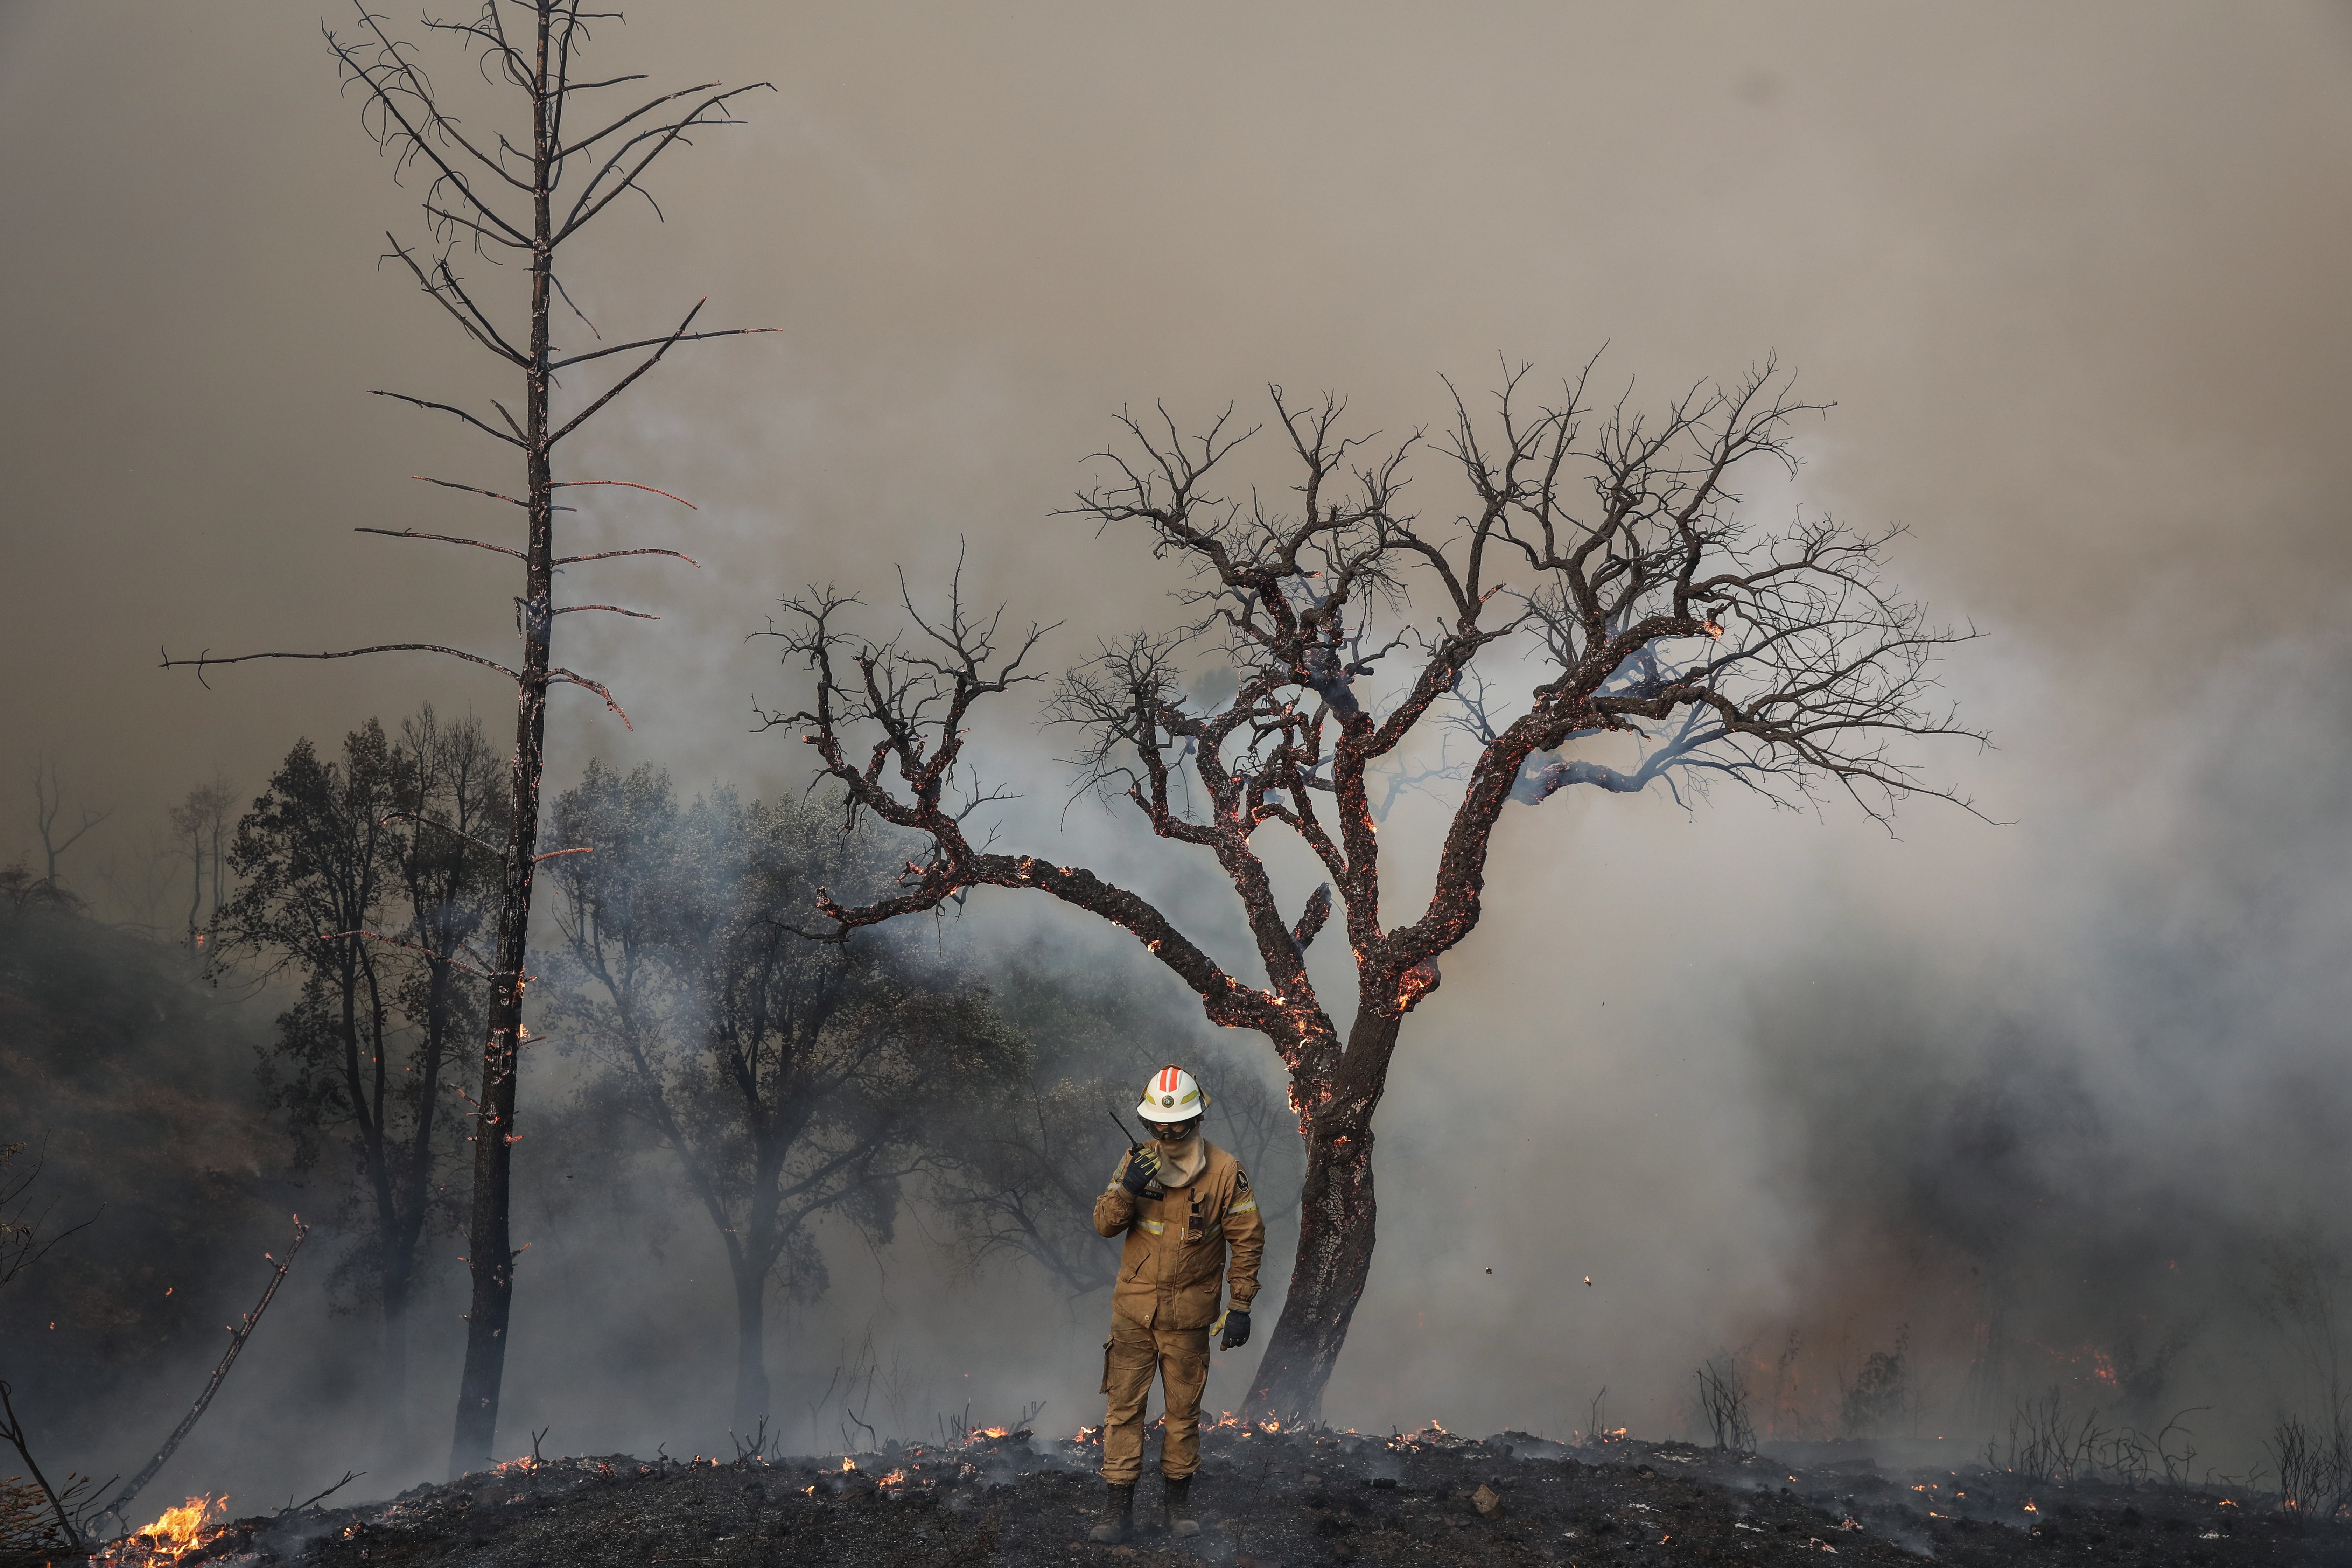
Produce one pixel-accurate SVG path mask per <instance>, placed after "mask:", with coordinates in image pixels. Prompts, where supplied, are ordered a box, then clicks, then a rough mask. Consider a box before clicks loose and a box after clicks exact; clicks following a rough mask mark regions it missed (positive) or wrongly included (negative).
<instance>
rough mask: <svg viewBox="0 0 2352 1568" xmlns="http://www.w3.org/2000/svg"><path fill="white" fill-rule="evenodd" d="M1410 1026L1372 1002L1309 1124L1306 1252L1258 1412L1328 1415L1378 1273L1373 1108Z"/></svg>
mask: <svg viewBox="0 0 2352 1568" xmlns="http://www.w3.org/2000/svg"><path fill="white" fill-rule="evenodd" d="M1402 1023H1403V1019H1402V1017H1401V1016H1394V1015H1391V1016H1381V1015H1379V1014H1376V1013H1374V1012H1373V1011H1372V1010H1371V1009H1370V1008H1365V1009H1363V1010H1361V1011H1360V1012H1359V1014H1358V1015H1357V1019H1356V1024H1355V1026H1354V1027H1353V1028H1351V1029H1350V1030H1349V1033H1348V1050H1347V1055H1346V1056H1345V1057H1344V1058H1341V1065H1340V1070H1339V1079H1338V1082H1337V1084H1336V1085H1335V1088H1334V1091H1333V1093H1332V1095H1331V1098H1330V1099H1329V1100H1326V1101H1325V1102H1324V1103H1323V1105H1322V1106H1321V1108H1320V1109H1319V1110H1317V1111H1316V1113H1315V1114H1314V1115H1313V1116H1311V1117H1310V1118H1309V1119H1308V1121H1307V1175H1306V1179H1305V1181H1304V1182H1303V1183H1302V1184H1300V1190H1299V1201H1298V1258H1297V1262H1296V1263H1295V1264H1294V1265H1293V1266H1292V1268H1291V1271H1290V1289H1289V1292H1288V1294H1286V1296H1285V1297H1284V1298H1283V1303H1282V1316H1281V1318H1280V1319H1279V1320H1278V1321H1276V1323H1275V1326H1274V1337H1273V1338H1272V1339H1270V1340H1269V1341H1267V1342H1266V1347H1265V1356H1264V1357H1263V1358H1262V1359H1260V1361H1259V1362H1258V1369H1257V1380H1256V1382H1255V1384H1253V1385H1252V1386H1251V1388H1250V1393H1249V1399H1248V1402H1247V1404H1246V1405H1245V1407H1244V1408H1245V1409H1246V1411H1247V1412H1248V1414H1249V1415H1250V1416H1251V1417H1252V1418H1254V1419H1257V1420H1267V1419H1274V1420H1280V1421H1282V1422H1285V1423H1296V1422H1302V1421H1315V1420H1319V1419H1321V1417H1322V1414H1323V1389H1324V1385H1325V1384H1328V1383H1329V1382H1330V1381H1331V1369H1332V1368H1333V1367H1334V1366H1336V1365H1337V1364H1338V1363H1339V1349H1340V1347H1341V1346H1342V1345H1344V1344H1346V1343H1347V1341H1348V1325H1349V1323H1350V1322H1351V1321H1354V1319H1355V1316H1356V1302H1357V1301H1358V1300H1360V1299H1361V1298H1362V1296H1363V1294H1364V1282H1365V1281H1366V1280H1367V1279H1370V1277H1371V1271H1372V1244H1373V1240H1374V1221H1375V1219H1376V1217H1377V1215H1378V1213H1379V1208H1380V1205H1379V1204H1378V1202H1377V1201H1376V1200H1375V1198H1374V1196H1373V1193H1372V1129H1371V1121H1372V1112H1373V1110H1376V1109H1377V1108H1378V1107H1379V1105H1380V1099H1381V1091H1382V1089H1384V1088H1385V1087H1386V1085H1387V1081H1388V1069H1389V1060H1390V1058H1391V1057H1392V1056H1393V1055H1394V1054H1395V1052H1396V1044H1397V1032H1398V1028H1399V1026H1401V1025H1402Z"/></svg>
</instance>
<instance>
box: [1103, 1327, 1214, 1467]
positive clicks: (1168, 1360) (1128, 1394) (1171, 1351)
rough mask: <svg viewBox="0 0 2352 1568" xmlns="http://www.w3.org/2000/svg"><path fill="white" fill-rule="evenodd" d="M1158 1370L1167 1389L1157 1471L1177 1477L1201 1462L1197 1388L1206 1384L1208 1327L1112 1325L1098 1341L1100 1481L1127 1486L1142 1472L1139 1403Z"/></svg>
mask: <svg viewBox="0 0 2352 1568" xmlns="http://www.w3.org/2000/svg"><path fill="white" fill-rule="evenodd" d="M1154 1372H1157V1373H1159V1374H1160V1382H1161V1384H1162V1385H1163V1386H1164V1387H1165V1388H1166V1389H1167V1391H1168V1421H1167V1426H1166V1427H1165V1429H1164V1431H1163V1433H1162V1436H1161V1437H1160V1474H1161V1475H1164V1476H1166V1477H1167V1478H1168V1479H1170V1480H1171V1481H1181V1480H1182V1479H1184V1478H1185V1477H1187V1476H1189V1475H1191V1474H1192V1472H1193V1471H1194V1470H1196V1469H1198V1468H1200V1466H1201V1392H1202V1390H1203V1389H1205V1388H1207V1387H1208V1385H1209V1331H1208V1330H1206V1329H1146V1328H1139V1327H1137V1326H1136V1325H1134V1324H1131V1323H1114V1324H1113V1325H1112V1326H1111V1331H1110V1338H1109V1339H1108V1340H1107V1341H1105V1342H1104V1343H1103V1384H1102V1391H1103V1393H1104V1394H1106V1395H1107V1396H1108V1398H1109V1401H1110V1404H1109V1407H1108V1410H1106V1411H1105V1413H1104V1415H1103V1466H1102V1473H1103V1479H1104V1480H1106V1481H1108V1482H1110V1483H1111V1484H1112V1485H1113V1486H1132V1485H1134V1484H1135V1481H1136V1479H1137V1478H1138V1477H1139V1476H1141V1475H1142V1474H1143V1404H1144V1400H1145V1399H1146V1398H1147V1397H1149V1395H1150V1393H1151V1374H1152V1373H1154Z"/></svg>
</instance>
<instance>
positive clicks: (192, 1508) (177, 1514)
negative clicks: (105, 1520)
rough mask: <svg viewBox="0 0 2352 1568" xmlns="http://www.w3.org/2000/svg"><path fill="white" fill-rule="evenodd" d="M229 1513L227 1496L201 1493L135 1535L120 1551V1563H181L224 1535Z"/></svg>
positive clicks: (153, 1567) (149, 1566)
mask: <svg viewBox="0 0 2352 1568" xmlns="http://www.w3.org/2000/svg"><path fill="white" fill-rule="evenodd" d="M227 1511H228V1495H227V1494H226V1493H225V1492H224V1493H223V1494H222V1495H220V1496H219V1497H214V1496H212V1495H211V1494H209V1493H199V1494H198V1495H196V1496H194V1497H192V1498H190V1499H189V1500H187V1501H185V1502H184V1503H182V1504H181V1505H180V1506H179V1507H177V1508H167V1509H165V1510H163V1518H161V1519H159V1520H157V1521H155V1522H154V1523H152V1524H151V1525H149V1526H148V1527H147V1528H146V1529H144V1530H142V1531H137V1532H136V1533H134V1534H133V1535H131V1538H130V1539H129V1540H127V1541H125V1542H123V1543H122V1544H121V1547H118V1548H117V1549H116V1550H117V1551H119V1552H123V1553H124V1555H123V1556H121V1557H119V1558H117V1559H116V1561H118V1562H122V1563H141V1564H142V1565H145V1568H161V1565H163V1564H165V1563H178V1562H180V1561H182V1560H183V1559H184V1558H186V1557H187V1556H188V1555H189V1554H190V1553H192V1552H195V1551H197V1550H198V1549H200V1548H201V1547H203V1546H204V1545H205V1542H209V1541H210V1540H211V1539H212V1538H213V1537H214V1536H215V1535H218V1534H219V1533H220V1524H221V1516H222V1515H223V1514H225V1513H226V1512H227ZM132 1552H136V1553H138V1555H136V1556H133V1555H131V1553H132Z"/></svg>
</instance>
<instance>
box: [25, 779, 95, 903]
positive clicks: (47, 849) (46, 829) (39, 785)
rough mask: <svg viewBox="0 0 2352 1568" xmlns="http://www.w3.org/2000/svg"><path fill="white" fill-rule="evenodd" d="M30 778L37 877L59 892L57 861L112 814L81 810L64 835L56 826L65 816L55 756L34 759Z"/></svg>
mask: <svg viewBox="0 0 2352 1568" xmlns="http://www.w3.org/2000/svg"><path fill="white" fill-rule="evenodd" d="M28 771H29V772H30V773H31V774H32V777H33V826H34V829H35V830H36V831H37V832H38V833H39V834H40V836H41V857H42V871H41V878H42V879H43V880H44V881H46V882H47V884H48V885H49V886H50V887H52V888H55V889H60V890H62V889H64V887H65V884H64V883H63V882H61V881H59V880H58V861H59V860H60V859H62V858H64V856H65V852H66V851H67V850H68V849H70V848H72V847H74V846H75V845H77V844H79V843H80V842H81V838H82V835H84V834H86V833H88V832H89V830H90V829H91V828H93V827H96V826H99V825H100V823H102V822H104V821H105V820H106V819H107V818H108V817H110V816H113V815H114V814H113V813H112V812H110V811H92V810H90V809H89V807H88V806H84V807H82V809H81V814H80V815H81V820H80V822H79V823H77V824H76V825H75V826H74V827H73V829H72V831H70V832H68V831H67V830H66V829H65V828H64V827H62V826H59V825H58V819H59V818H60V817H62V816H64V815H65V809H66V786H65V781H64V780H63V779H62V778H60V777H59V776H58V763H57V759H56V758H55V757H46V756H43V757H35V758H34V759H33V765H32V767H31V769H29V770H28Z"/></svg>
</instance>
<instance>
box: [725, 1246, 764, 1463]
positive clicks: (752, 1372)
mask: <svg viewBox="0 0 2352 1568" xmlns="http://www.w3.org/2000/svg"><path fill="white" fill-rule="evenodd" d="M732 1261H733V1262H734V1264H735V1430H737V1431H738V1432H750V1431H753V1430H756V1429H757V1426H758V1424H759V1423H760V1422H761V1421H762V1420H764V1419H766V1417H767V1415H768V1314H767V1295H768V1271H767V1270H766V1269H765V1268H755V1267H753V1266H752V1265H751V1261H750V1260H749V1259H746V1258H737V1259H733V1260H732Z"/></svg>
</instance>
